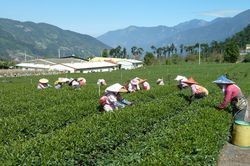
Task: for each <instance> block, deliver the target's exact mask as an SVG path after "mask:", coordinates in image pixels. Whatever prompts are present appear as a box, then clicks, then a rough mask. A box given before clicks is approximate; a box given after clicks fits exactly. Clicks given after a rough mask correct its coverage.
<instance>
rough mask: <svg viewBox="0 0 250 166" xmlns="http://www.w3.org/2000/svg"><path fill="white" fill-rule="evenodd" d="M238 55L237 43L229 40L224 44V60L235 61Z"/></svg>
mask: <svg viewBox="0 0 250 166" xmlns="http://www.w3.org/2000/svg"><path fill="white" fill-rule="evenodd" d="M239 56H240V50H239V47H238V45H237V44H236V43H235V42H233V41H230V42H228V43H227V44H226V46H225V53H224V60H225V61H226V62H230V63H235V62H236V61H237V60H238V57H239Z"/></svg>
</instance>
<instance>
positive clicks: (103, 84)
mask: <svg viewBox="0 0 250 166" xmlns="http://www.w3.org/2000/svg"><path fill="white" fill-rule="evenodd" d="M97 84H98V85H100V86H105V85H107V83H106V81H105V80H104V79H98V80H97Z"/></svg>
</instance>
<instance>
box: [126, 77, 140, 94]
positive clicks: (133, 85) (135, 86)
mask: <svg viewBox="0 0 250 166" xmlns="http://www.w3.org/2000/svg"><path fill="white" fill-rule="evenodd" d="M139 83H140V78H138V77H135V78H134V79H132V80H131V81H130V82H129V84H128V92H130V93H131V92H135V91H138V90H140V86H139Z"/></svg>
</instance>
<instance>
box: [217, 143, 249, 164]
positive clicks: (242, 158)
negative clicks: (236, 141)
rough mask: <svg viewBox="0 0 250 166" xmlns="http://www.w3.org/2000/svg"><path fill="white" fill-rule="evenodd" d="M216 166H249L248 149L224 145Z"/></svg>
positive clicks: (228, 144)
mask: <svg viewBox="0 0 250 166" xmlns="http://www.w3.org/2000/svg"><path fill="white" fill-rule="evenodd" d="M217 165H218V166H249V165H250V148H241V147H239V146H235V145H233V144H230V143H226V144H225V145H224V147H223V149H222V150H221V152H220V156H219V160H218V164H217Z"/></svg>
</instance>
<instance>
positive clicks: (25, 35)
mask: <svg viewBox="0 0 250 166" xmlns="http://www.w3.org/2000/svg"><path fill="white" fill-rule="evenodd" d="M105 48H106V49H110V48H111V47H109V46H108V45H105V44H104V43H102V42H100V41H99V40H97V39H96V38H94V37H91V36H89V35H84V34H80V33H76V32H72V31H69V30H63V29H60V28H58V27H56V26H53V25H50V24H46V23H33V22H20V21H16V20H10V19H3V18H2V19H0V59H15V60H17V61H20V60H23V59H24V57H27V58H28V57H31V58H33V57H57V56H72V55H75V56H78V57H81V58H86V57H89V56H93V55H94V56H100V54H101V51H102V50H103V49H105Z"/></svg>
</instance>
